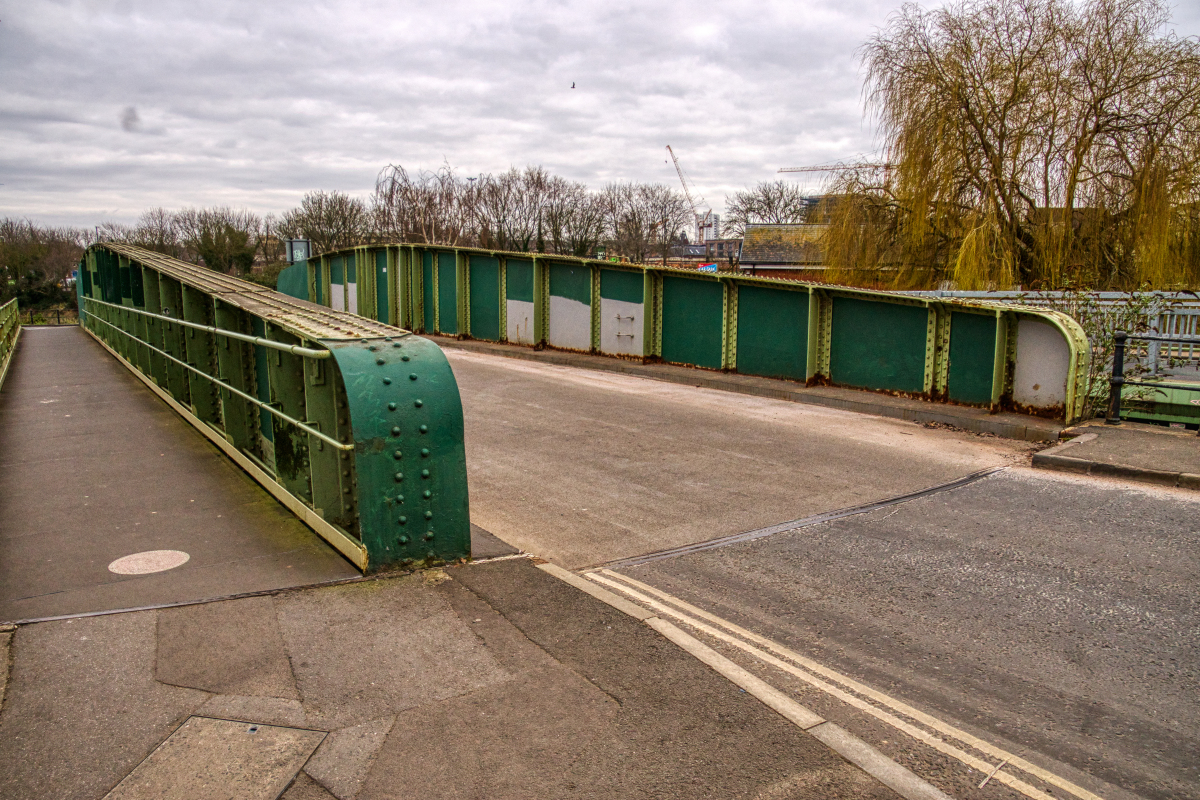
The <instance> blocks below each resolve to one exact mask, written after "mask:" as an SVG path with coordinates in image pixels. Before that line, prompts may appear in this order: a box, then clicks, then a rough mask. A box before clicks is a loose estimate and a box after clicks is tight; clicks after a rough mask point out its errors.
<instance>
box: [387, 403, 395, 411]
mask: <svg viewBox="0 0 1200 800" xmlns="http://www.w3.org/2000/svg"><path fill="white" fill-rule="evenodd" d="M395 410H396V404H395V403H388V411H395Z"/></svg>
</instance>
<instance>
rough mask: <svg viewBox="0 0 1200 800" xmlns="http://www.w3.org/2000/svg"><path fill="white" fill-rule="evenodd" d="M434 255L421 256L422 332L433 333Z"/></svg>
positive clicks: (425, 254) (424, 254)
mask: <svg viewBox="0 0 1200 800" xmlns="http://www.w3.org/2000/svg"><path fill="white" fill-rule="evenodd" d="M434 257H435V256H434V254H433V253H422V254H421V289H422V291H421V312H422V313H421V320H422V324H421V332H422V333H433V331H434V328H435V326H434V324H433V320H434V316H433V315H434V309H435V306H434V303H433V259H434Z"/></svg>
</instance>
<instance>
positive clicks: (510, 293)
mask: <svg viewBox="0 0 1200 800" xmlns="http://www.w3.org/2000/svg"><path fill="white" fill-rule="evenodd" d="M504 272H505V278H506V280H507V282H508V286H507V287H505V294H504V296H505V297H506V298H507V299H509V300H519V301H521V302H524V303H532V302H533V262H532V261H529V260H526V259H524V258H510V259H508V262H507V263H506V264H505V265H504Z"/></svg>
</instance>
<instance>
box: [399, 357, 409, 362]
mask: <svg viewBox="0 0 1200 800" xmlns="http://www.w3.org/2000/svg"><path fill="white" fill-rule="evenodd" d="M400 360H401V361H408V356H400Z"/></svg>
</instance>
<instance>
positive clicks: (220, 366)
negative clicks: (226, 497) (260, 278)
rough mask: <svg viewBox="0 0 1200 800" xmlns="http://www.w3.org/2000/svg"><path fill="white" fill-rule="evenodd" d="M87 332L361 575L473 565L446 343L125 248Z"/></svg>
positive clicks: (117, 253)
mask: <svg viewBox="0 0 1200 800" xmlns="http://www.w3.org/2000/svg"><path fill="white" fill-rule="evenodd" d="M77 287H78V288H77V291H78V293H79V306H80V322H81V324H82V326H83V328H84V329H85V330H86V331H87V332H88V333H89V334H91V335H92V336H93V337H95V338H96V339H97V340H99V341H100V342H101V343H102V344H103V345H104V346H105V347H106V348H108V349H109V350H110V351H111V352H112V353H113V354H114V355H116V356H117V357H118V358H119V359H121V361H122V362H123V363H124V364H125V365H126V366H127V367H129V368H130V369H131V370H133V371H134V373H135V374H136V375H138V377H140V378H141V379H142V380H143V381H144V382H145V383H146V384H147V385H148V386H150V387H151V388H152V389H153V390H154V391H155V392H157V393H158V394H159V395H160V396H161V397H162V398H163V399H164V400H166V401H167V402H168V403H169V404H170V405H171V406H172V407H173V408H175V410H176V411H178V412H179V413H180V414H182V415H183V416H184V417H185V418H187V419H188V420H189V421H190V422H191V423H192V424H193V425H194V426H195V427H196V428H198V429H199V430H200V431H201V432H202V433H204V434H205V435H206V436H207V437H208V438H209V439H210V440H212V441H213V442H214V443H215V444H217V446H219V447H220V448H221V449H222V450H224V451H225V452H226V453H227V454H228V455H229V456H230V457H231V458H233V459H234V460H235V461H237V462H238V463H239V464H240V465H241V466H242V467H243V468H244V469H246V471H247V472H249V473H250V474H251V475H253V476H254V477H255V478H256V479H257V480H258V481H259V482H260V483H262V484H263V485H264V486H265V487H266V488H267V489H268V490H269V491H271V492H272V493H273V494H274V495H275V496H276V497H277V498H279V499H280V500H281V501H282V502H284V504H285V505H287V506H288V507H289V508H291V509H292V510H293V511H294V512H295V513H296V514H297V515H298V516H299V517H300V518H301V519H303V520H304V521H305V522H306V523H307V524H308V525H309V526H310V527H312V528H313V530H315V531H316V532H317V533H319V534H320V535H321V536H322V537H323V538H325V539H326V540H328V541H329V542H330V543H331V544H333V545H334V546H335V547H336V548H337V549H338V550H339V551H340V552H342V553H343V555H345V556H346V557H347V558H348V559H350V560H351V561H352V562H353V563H355V564H356V565H357V566H358V567H359V568H360V569H362V570H364V571H367V570H375V569H380V568H383V567H388V566H392V565H415V564H420V563H436V562H441V561H451V560H455V559H458V558H464V557H468V556H469V555H470V521H469V512H468V505H467V502H468V501H467V482H466V462H465V454H464V449H463V419H462V405H461V401H460V398H459V394H458V386H457V384H456V383H455V380H454V375H453V373H452V372H451V370H450V366H449V364H448V363H447V362H446V359H445V356H443V355H442V352H441V349H440V348H438V347H437V345H436V344H434V343H433V342H430V341H429V340H427V339H423V338H421V337H418V336H414V335H413V334H412V333H411V332H409V331H406V330H402V329H399V328H396V327H392V326H390V325H387V324H386V322H385V323H380V322H377V321H373V320H369V319H364V318H363V317H361V316H357V315H354V314H349V313H345V312H337V311H333V310H331V309H329V308H325V307H322V306H319V305H316V304H314V303H310V302H307V301H304V300H298V299H296V298H292V297H288V296H286V295H282V294H279V293H277V292H273V291H270V290H268V289H265V288H263V287H261V286H258V285H256V284H252V283H248V282H246V281H241V280H238V279H236V278H232V277H230V276H227V275H222V274H219V273H215V272H213V271H211V270H207V269H204V268H201V267H197V266H194V265H191V264H188V263H186V262H182V261H178V260H176V259H173V258H169V257H167V256H164V255H161V254H158V253H154V252H151V251H147V250H142V249H140V248H136V247H131V246H128V245H123V244H115V243H107V244H99V245H95V246H93V247H92V248H90V249H89V250H88V252H87V254H86V256H85V258H84V261H83V262H82V263H81V265H80V280H79V281H78V282H77Z"/></svg>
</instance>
